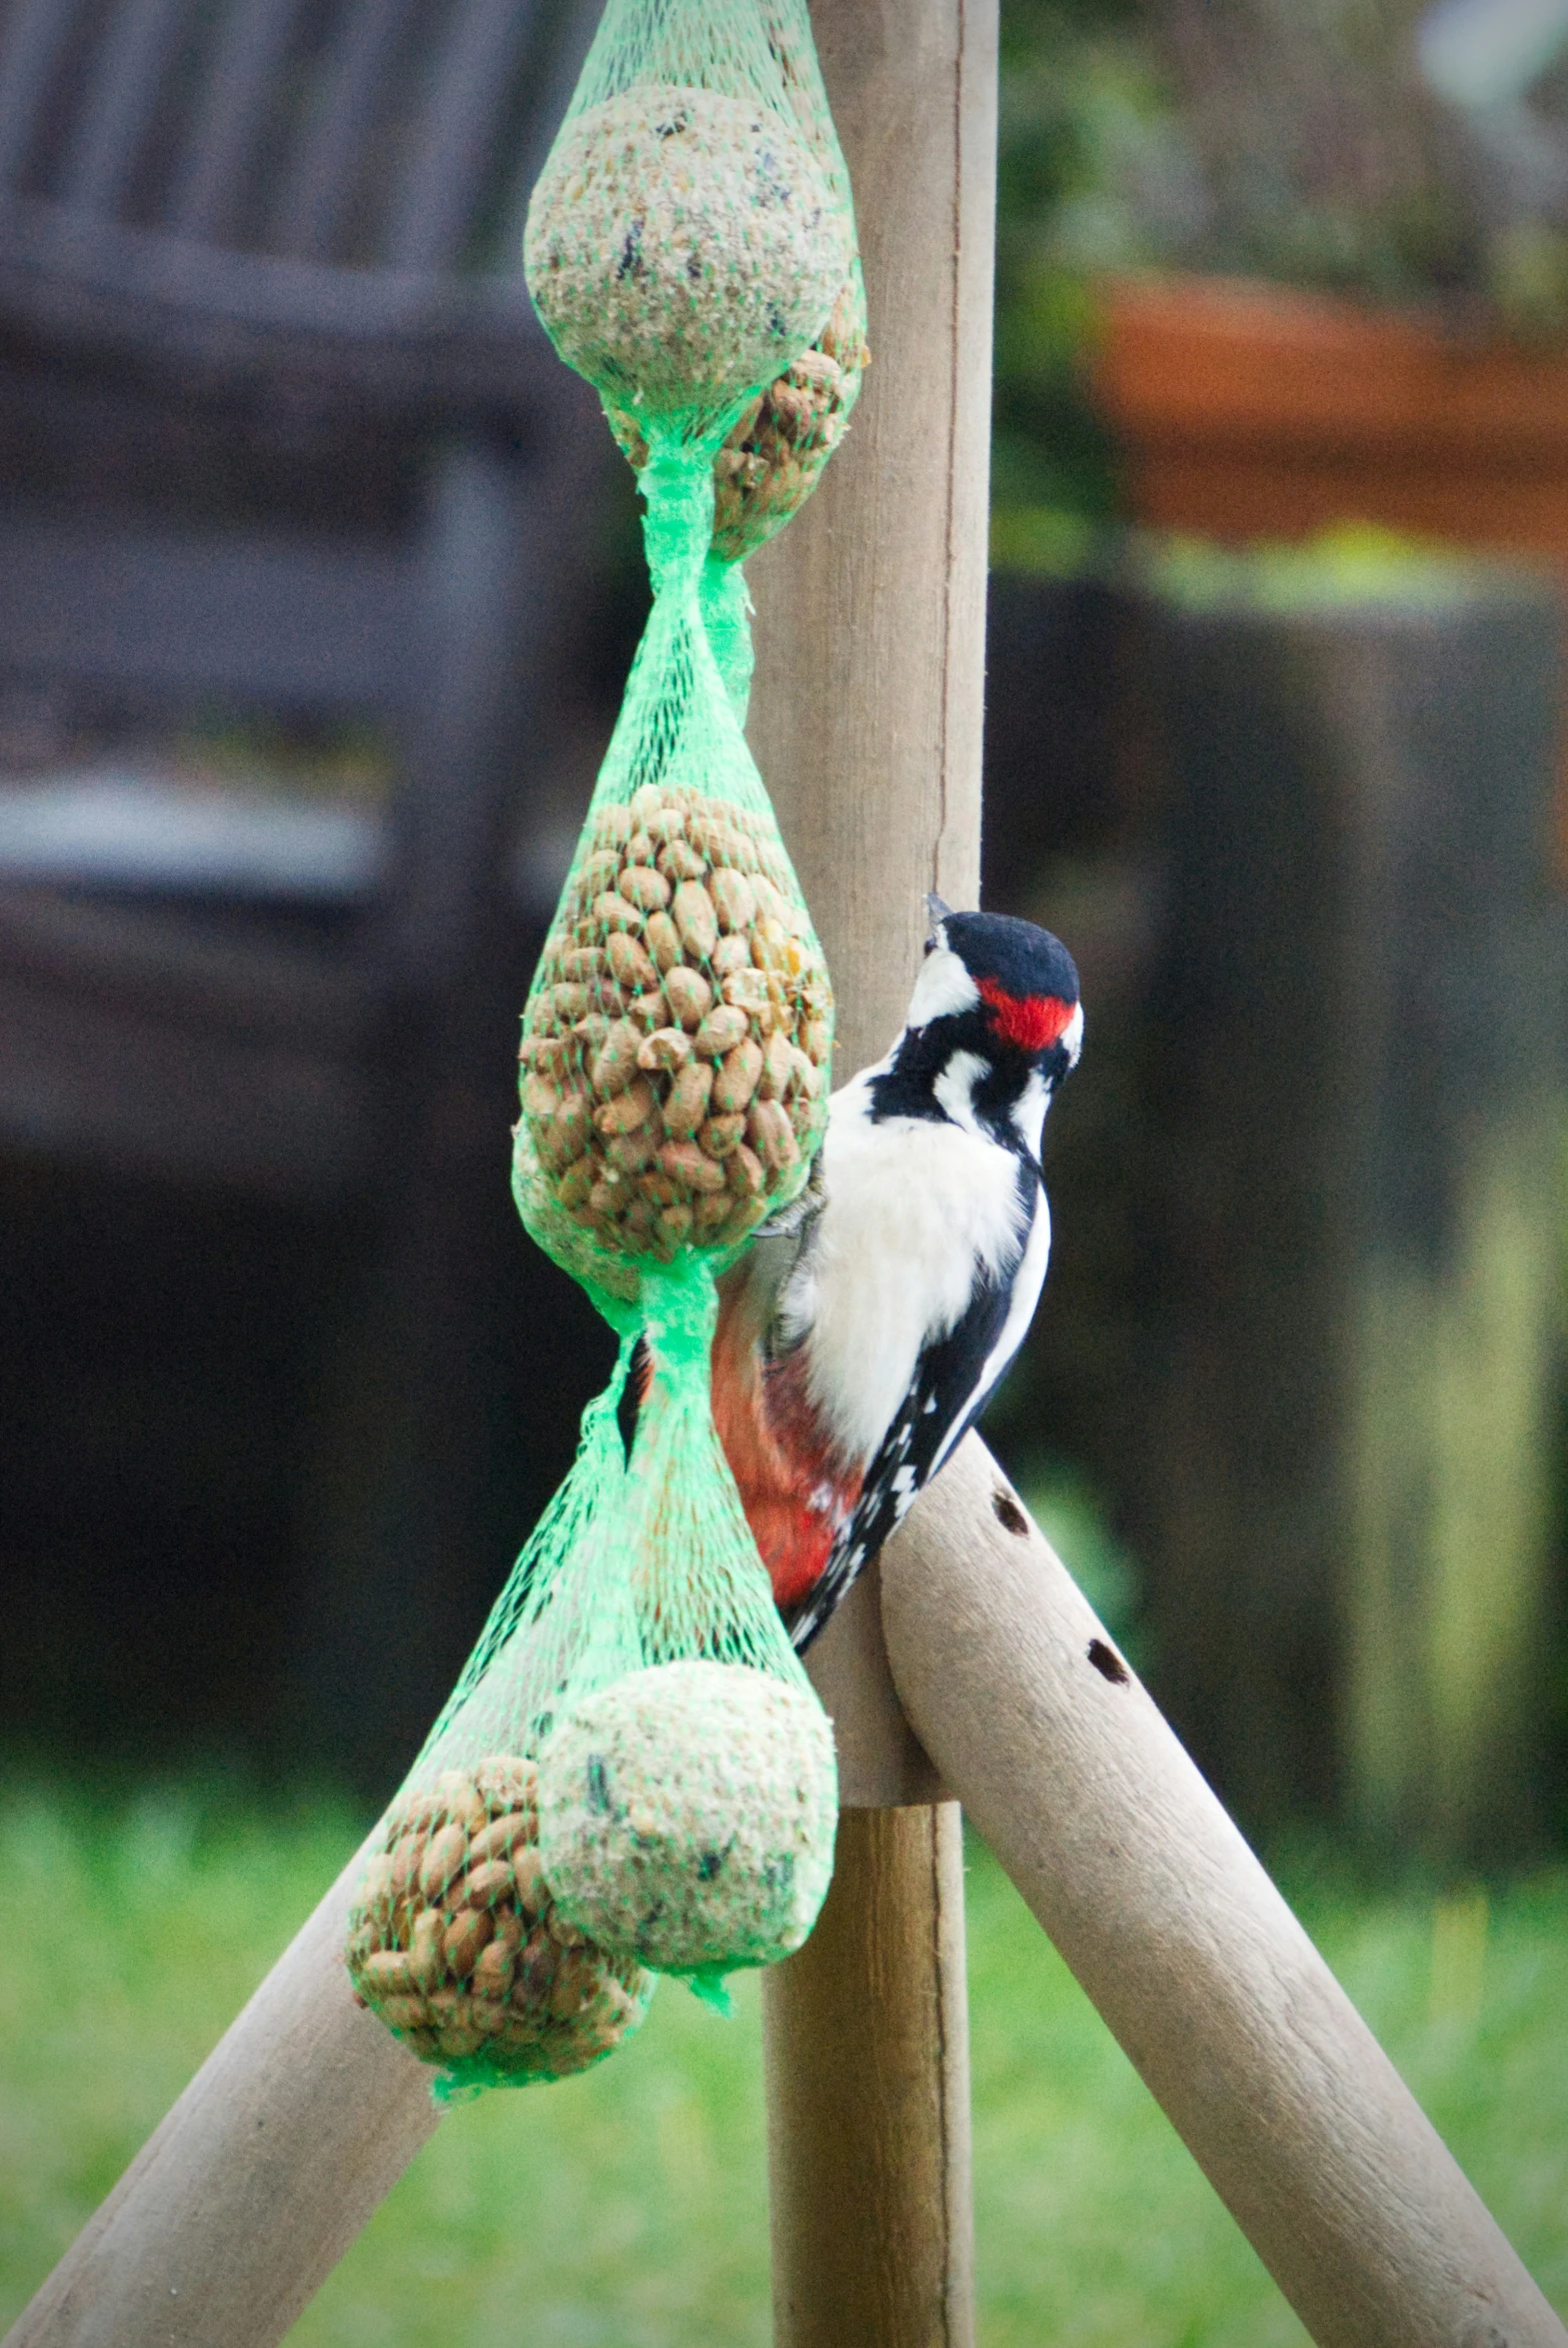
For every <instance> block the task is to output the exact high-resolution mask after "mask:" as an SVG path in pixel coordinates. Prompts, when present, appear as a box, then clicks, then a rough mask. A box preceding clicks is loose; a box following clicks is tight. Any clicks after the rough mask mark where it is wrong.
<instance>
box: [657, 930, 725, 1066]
mask: <svg viewBox="0 0 1568 2348" xmlns="http://www.w3.org/2000/svg"><path fill="white" fill-rule="evenodd" d="M671 929H672V931H674V929H675V924H674V923H673V922H672V924H671ZM679 944H680V941H679V939H678V940H677V945H678V946H679ZM665 999H666V1001H667V1002H668V1003H669V1005H670V1008H671V1010H672V1011H673V1012H674V1013H675V1015H676V1018H677V1019H678V1020H679V1021H680V1023H681V1025H682V1027H683V1028H696V1027H700V1026H701V1024H702V1022H703V1020H704V1018H705V1017H706V1015H707V1012H708V1009H709V1007H710V1005H711V1004H712V1002H713V1000H714V990H713V989H712V987H710V985H709V984H708V981H707V980H706V979H705V978H704V977H703V975H702V973H701V971H690V970H688V969H687V967H686V965H685V964H684V963H682V962H680V961H679V960H678V961H676V962H674V963H672V964H671V965H670V967H669V968H668V969H667V970H666V972H665ZM698 1050H699V1051H701V1050H702V1046H701V1045H699V1046H698Z"/></svg>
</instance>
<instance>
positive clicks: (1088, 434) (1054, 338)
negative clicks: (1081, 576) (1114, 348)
mask: <svg viewBox="0 0 1568 2348" xmlns="http://www.w3.org/2000/svg"><path fill="white" fill-rule="evenodd" d="M1168 115H1169V100H1168V98H1167V97H1166V96H1165V95H1164V93H1163V92H1162V90H1161V88H1160V86H1159V84H1158V81H1157V79H1156V75H1155V69H1154V65H1153V61H1152V58H1151V55H1150V51H1149V45H1148V41H1147V38H1146V35H1145V34H1144V32H1143V31H1142V29H1141V24H1140V12H1139V10H1138V8H1137V7H1136V5H1135V4H1134V0H1008V4H1007V5H1006V6H1004V7H1003V10H1002V29H1001V99H1000V113H999V118H998V132H997V189H996V349H995V370H996V373H995V395H994V408H993V431H992V443H991V466H992V491H991V494H992V506H993V512H994V515H995V523H994V525H993V527H994V528H995V529H997V530H998V531H999V532H1001V533H1003V534H1005V533H1008V532H1010V533H1011V534H1012V543H1010V544H1006V545H997V546H996V548H995V552H996V554H997V557H998V559H999V560H1004V561H1007V562H1009V563H1010V564H1012V565H1014V566H1021V567H1034V562H1035V561H1037V560H1038V559H1039V557H1040V556H1041V554H1042V553H1043V554H1044V556H1045V560H1044V561H1043V563H1042V565H1041V567H1043V568H1046V569H1054V568H1057V567H1058V566H1059V565H1060V564H1061V562H1062V561H1063V559H1064V558H1065V560H1066V561H1067V562H1068V563H1069V565H1070V564H1071V562H1072V559H1073V556H1074V553H1075V551H1076V550H1075V549H1074V548H1073V546H1072V545H1071V543H1070V540H1069V541H1063V540H1062V539H1061V537H1060V534H1059V532H1058V533H1057V534H1056V536H1055V537H1054V538H1053V537H1052V535H1051V534H1052V529H1053V522H1052V518H1053V517H1054V516H1059V515H1069V516H1079V517H1086V518H1100V517H1104V516H1108V515H1109V514H1111V513H1112V512H1113V511H1114V509H1115V496H1116V491H1115V468H1114V462H1113V457H1112V451H1111V446H1110V441H1109V437H1108V435H1107V434H1106V432H1105V430H1104V427H1103V426H1102V425H1101V423H1100V422H1099V420H1098V418H1097V417H1096V416H1095V414H1094V411H1093V409H1092V407H1091V405H1090V403H1089V400H1088V398H1087V396H1086V392H1085V388H1084V382H1083V363H1084V359H1085V357H1086V355H1087V353H1088V351H1089V349H1090V348H1091V346H1092V342H1093V334H1094V304H1093V296H1092V293H1091V290H1090V282H1089V281H1090V278H1091V275H1092V272H1093V271H1094V270H1095V269H1097V268H1106V267H1119V266H1122V265H1124V264H1126V263H1128V262H1129V261H1132V260H1135V259H1137V258H1139V257H1140V255H1142V254H1144V253H1145V251H1146V249H1147V240H1146V238H1145V236H1144V233H1143V231H1142V228H1141V226H1140V223H1139V221H1138V218H1137V216H1136V210H1135V207H1134V205H1133V203H1132V201H1131V197H1130V193H1129V189H1130V185H1131V177H1132V175H1131V172H1130V168H1129V167H1130V164H1131V161H1132V159H1133V157H1134V156H1136V155H1137V154H1138V153H1139V152H1141V151H1143V150H1144V149H1146V148H1147V146H1148V145H1149V142H1150V140H1151V139H1156V138H1157V137H1158V128H1159V125H1160V123H1161V122H1162V121H1164V120H1166V119H1168ZM1031 532H1032V536H1033V542H1034V543H1032V544H1031V543H1030V533H1031ZM1041 540H1043V541H1044V542H1045V543H1044V545H1043V546H1042V545H1041V544H1040V541H1041ZM1031 558H1032V559H1031Z"/></svg>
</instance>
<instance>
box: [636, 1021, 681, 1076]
mask: <svg viewBox="0 0 1568 2348" xmlns="http://www.w3.org/2000/svg"><path fill="white" fill-rule="evenodd" d="M691 1057H692V1039H691V1037H690V1036H687V1035H683V1034H682V1032H681V1030H680V1029H679V1028H656V1029H655V1030H654V1033H653V1034H652V1035H651V1036H650V1037H648V1038H647V1039H646V1040H645V1042H644V1043H643V1045H642V1047H641V1049H640V1050H639V1052H638V1056H637V1065H638V1067H639V1068H642V1069H649V1070H653V1069H664V1070H667V1071H669V1070H673V1069H678V1068H685V1066H686V1064H687V1062H688V1061H689V1060H690V1059H691Z"/></svg>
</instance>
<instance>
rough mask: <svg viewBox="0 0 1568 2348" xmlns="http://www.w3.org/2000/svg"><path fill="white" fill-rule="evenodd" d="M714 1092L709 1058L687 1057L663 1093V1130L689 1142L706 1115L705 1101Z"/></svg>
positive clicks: (706, 1101)
mask: <svg viewBox="0 0 1568 2348" xmlns="http://www.w3.org/2000/svg"><path fill="white" fill-rule="evenodd" d="M713 1092H714V1068H713V1064H712V1062H711V1061H706V1060H691V1061H688V1063H687V1065H686V1067H685V1068H683V1069H681V1070H680V1071H678V1073H677V1075H676V1077H675V1079H674V1081H673V1082H672V1084H671V1087H670V1091H669V1092H668V1094H667V1095H666V1096H665V1105H664V1125H665V1132H666V1133H667V1134H670V1135H673V1136H674V1137H675V1138H676V1139H677V1140H680V1141H690V1140H691V1138H692V1136H693V1135H694V1134H695V1133H696V1132H697V1129H698V1127H699V1126H700V1125H701V1124H702V1123H703V1121H704V1119H705V1118H706V1117H707V1115H708V1104H709V1101H710V1099H711V1097H712V1095H713Z"/></svg>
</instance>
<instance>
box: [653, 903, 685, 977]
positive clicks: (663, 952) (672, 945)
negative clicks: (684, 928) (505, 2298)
mask: <svg viewBox="0 0 1568 2348" xmlns="http://www.w3.org/2000/svg"><path fill="white" fill-rule="evenodd" d="M643 942H644V944H645V946H646V947H647V948H648V951H649V953H650V954H651V955H652V956H653V958H654V964H655V967H656V969H658V970H659V971H660V973H661V974H662V975H663V976H664V977H665V978H666V979H668V978H669V976H670V974H671V972H672V971H674V970H677V969H679V968H680V965H681V960H682V957H683V955H684V953H685V951H686V950H685V948H684V947H683V945H682V943H681V933H680V931H679V930H678V929H677V928H676V925H675V923H674V922H673V921H672V920H671V918H670V916H669V914H667V913H651V914H650V915H649V917H648V926H647V928H646V929H645V930H644V932H643Z"/></svg>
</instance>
